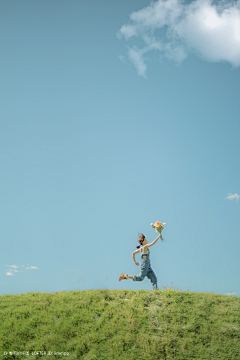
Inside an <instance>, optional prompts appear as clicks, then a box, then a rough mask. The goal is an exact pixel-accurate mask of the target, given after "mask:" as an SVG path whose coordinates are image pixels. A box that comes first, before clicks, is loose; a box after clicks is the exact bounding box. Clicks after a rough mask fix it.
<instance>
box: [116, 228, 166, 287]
mask: <svg viewBox="0 0 240 360" xmlns="http://www.w3.org/2000/svg"><path fill="white" fill-rule="evenodd" d="M139 235H140V236H139V239H138V242H139V244H140V245H139V246H137V249H138V250H135V251H134V252H133V253H132V257H133V261H134V264H136V265H139V263H138V262H136V261H135V254H137V253H139V252H140V253H142V254H141V272H140V274H139V275H138V276H136V275H126V274H124V273H122V274H121V275H120V277H119V281H121V280H124V279H132V280H133V281H142V280H143V279H144V278H145V276H147V277H148V279H149V280H150V281H151V283H152V286H153V289H154V290H156V289H158V287H157V277H156V275H155V273H154V271H153V269H152V268H151V264H150V257H149V254H150V251H149V247H150V246H152V245H154V244H155V243H156V242H157V241H158V239H159V238H160V236H161V234H159V235H158V237H157V238H156V239H155V240H154V241H153V242H152V243H151V244H148V242H147V239H146V238H145V236H144V235H143V234H139ZM141 245H142V247H141V248H140V246H141Z"/></svg>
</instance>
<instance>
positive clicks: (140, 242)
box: [136, 233, 146, 249]
mask: <svg viewBox="0 0 240 360" xmlns="http://www.w3.org/2000/svg"><path fill="white" fill-rule="evenodd" d="M144 239H146V238H145V236H144V235H143V234H141V233H140V234H138V242H139V244H140V245H138V246H136V248H137V249H139V248H140V246H141V245H142V242H143V241H144Z"/></svg>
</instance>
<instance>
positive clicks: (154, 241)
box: [145, 234, 161, 247]
mask: <svg viewBox="0 0 240 360" xmlns="http://www.w3.org/2000/svg"><path fill="white" fill-rule="evenodd" d="M160 237H161V234H159V235H158V237H157V238H156V239H155V240H153V242H152V243H151V244H147V245H145V246H147V247H150V246H152V245H154V244H156V242H157V241H158V239H159V238H160Z"/></svg>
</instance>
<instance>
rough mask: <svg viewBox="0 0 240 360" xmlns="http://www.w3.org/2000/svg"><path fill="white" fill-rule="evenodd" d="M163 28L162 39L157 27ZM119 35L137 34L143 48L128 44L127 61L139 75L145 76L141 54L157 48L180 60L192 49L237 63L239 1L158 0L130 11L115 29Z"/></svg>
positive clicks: (213, 59)
mask: <svg viewBox="0 0 240 360" xmlns="http://www.w3.org/2000/svg"><path fill="white" fill-rule="evenodd" d="M164 27H165V28H166V32H164V31H162V33H164V35H162V37H161V38H159V37H157V35H156V30H159V29H162V28H164ZM117 36H118V37H119V38H121V37H124V38H125V39H126V40H130V39H133V38H136V37H139V38H140V39H141V40H143V43H144V45H143V47H142V48H141V49H138V48H136V47H131V48H130V49H129V51H128V55H129V58H130V60H131V61H132V62H133V64H134V65H135V67H136V69H137V71H138V74H139V75H140V76H143V77H146V69H147V66H146V62H145V59H144V56H143V55H144V54H145V53H146V52H149V51H150V50H153V49H155V50H158V51H160V52H161V54H162V55H163V56H165V57H167V58H168V59H171V60H174V61H176V62H177V63H181V62H182V61H183V60H184V59H186V58H187V56H188V54H189V53H191V52H194V53H195V54H197V55H199V56H200V57H202V58H203V59H205V60H207V61H210V62H219V61H225V62H229V63H230V64H231V65H232V66H234V67H237V66H240V0H237V1H232V0H231V1H220V2H218V3H216V4H214V3H213V1H212V0H195V1H192V2H191V3H187V4H184V3H183V2H182V1H181V0H157V1H155V2H153V1H152V2H150V5H149V6H147V7H145V8H143V9H141V10H139V11H136V12H133V13H132V14H131V15H130V20H129V23H128V24H124V25H123V26H122V27H121V28H120V30H119V31H118V34H117Z"/></svg>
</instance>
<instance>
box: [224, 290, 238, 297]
mask: <svg viewBox="0 0 240 360" xmlns="http://www.w3.org/2000/svg"><path fill="white" fill-rule="evenodd" d="M226 295H227V296H235V295H237V294H236V293H235V292H234V291H233V292H232V293H226Z"/></svg>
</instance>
